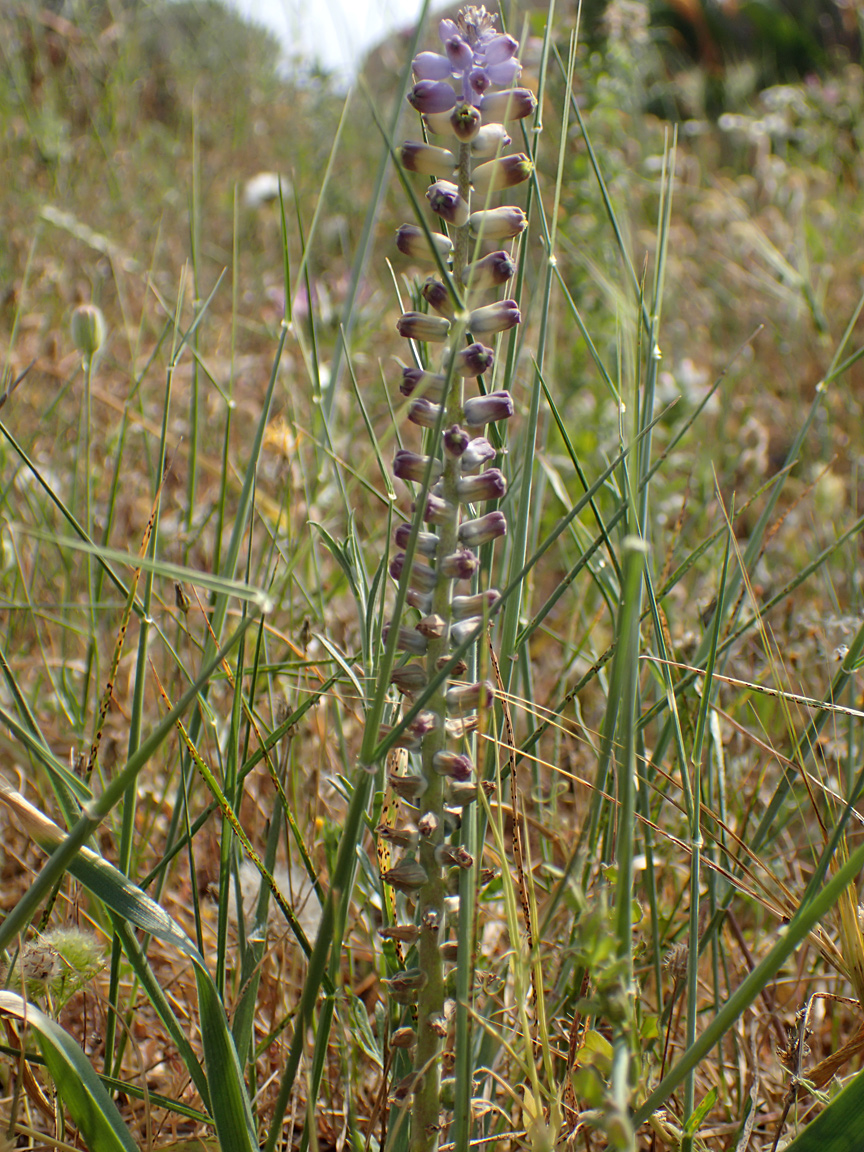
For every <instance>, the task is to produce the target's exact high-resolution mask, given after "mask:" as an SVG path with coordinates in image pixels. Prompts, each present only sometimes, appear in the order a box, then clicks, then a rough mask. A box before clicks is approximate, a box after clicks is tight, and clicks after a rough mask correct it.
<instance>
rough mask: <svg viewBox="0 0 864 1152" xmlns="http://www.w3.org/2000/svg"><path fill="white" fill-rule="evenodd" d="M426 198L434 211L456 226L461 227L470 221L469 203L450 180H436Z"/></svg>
mask: <svg viewBox="0 0 864 1152" xmlns="http://www.w3.org/2000/svg"><path fill="white" fill-rule="evenodd" d="M426 199H427V200H428V201H429V206H430V207H431V209H432V211H433V212H434V213H435V214H436V215H438V216H440V217H441V219H442V220H446V222H447V223H448V224H452V225H453V227H454V228H461V227H462V226H463V225H464V224H466V223H467V222H468V205H467V204H466V202H465V201H464V200H463V199H462V197H461V196H460V195H459V189H458V188H457V187H456V185H455V184H452V183H451V182H450V181H449V180H436V181H435V183H434V184H433V185H432V186H431V188H430V189H429V191H428V192H427V193H426Z"/></svg>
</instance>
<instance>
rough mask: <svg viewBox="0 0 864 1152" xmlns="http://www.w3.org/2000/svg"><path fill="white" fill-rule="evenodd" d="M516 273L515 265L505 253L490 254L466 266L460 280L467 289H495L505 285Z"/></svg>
mask: <svg viewBox="0 0 864 1152" xmlns="http://www.w3.org/2000/svg"><path fill="white" fill-rule="evenodd" d="M515 272H516V265H515V264H514V263H513V261H512V260H511V259H510V255H509V253H507V252H504V251H503V250H502V251H499V252H490V253H489V255H488V256H484V257H483V259H482V260H475V261H474V263H473V264H466V265H465V267H464V269H463V271H462V279H463V280H464V282H465V283H466V284H467V285H468V286H469V288H476V289H478V290H480V289H482V288H497V287H498V286H499V285H500V284H506V283H507V281H508V280H510V279H511V278H512V276H513V275H514V273H515Z"/></svg>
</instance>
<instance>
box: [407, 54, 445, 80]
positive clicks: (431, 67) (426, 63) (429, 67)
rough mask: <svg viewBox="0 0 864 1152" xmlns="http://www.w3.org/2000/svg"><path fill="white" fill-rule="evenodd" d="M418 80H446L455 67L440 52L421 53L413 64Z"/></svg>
mask: <svg viewBox="0 0 864 1152" xmlns="http://www.w3.org/2000/svg"><path fill="white" fill-rule="evenodd" d="M411 67H412V68H413V69H414V75H415V76H416V77H417V79H418V80H446V79H447V78H448V77H449V76H451V75H452V73H453V67H452V65H451V64H450V61H449V60H448V59H447V57H446V56H442V55H441V53H440V52H420V53H419V54H418V55H417V56H415V57H414V59H413V61H412V62H411Z"/></svg>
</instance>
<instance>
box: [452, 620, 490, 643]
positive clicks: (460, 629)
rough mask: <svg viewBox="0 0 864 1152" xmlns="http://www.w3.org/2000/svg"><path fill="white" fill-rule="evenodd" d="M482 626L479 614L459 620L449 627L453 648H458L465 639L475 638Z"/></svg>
mask: <svg viewBox="0 0 864 1152" xmlns="http://www.w3.org/2000/svg"><path fill="white" fill-rule="evenodd" d="M482 628H483V621H482V619H481V618H480V617H479V616H472V617H471V618H470V619H469V620H461V621H460V622H459V623H458V624H454V625H453V627H452V628H451V629H450V643H451V644H452V645H453V647H454V648H458V647H459V645H460V644H464V643H465V641H466V640H476V639H477V637H478V636H479V635H480V632H481V630H482Z"/></svg>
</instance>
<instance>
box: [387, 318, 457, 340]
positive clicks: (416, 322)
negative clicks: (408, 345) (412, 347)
mask: <svg viewBox="0 0 864 1152" xmlns="http://www.w3.org/2000/svg"><path fill="white" fill-rule="evenodd" d="M396 331H397V332H398V333H399V335H400V336H404V337H405V339H406V340H424V341H425V340H435V341H440V340H446V339H447V333H448V332H449V331H450V321H449V320H447V319H446V318H445V317H444V316H429V315H428V314H427V313H426V312H403V313H402V315H401V316H400V317H399V319H398V320H397V321H396Z"/></svg>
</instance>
